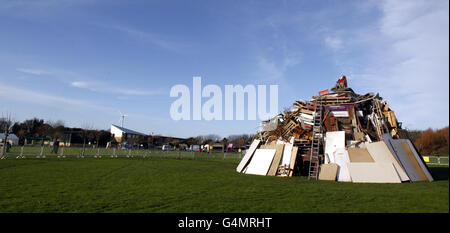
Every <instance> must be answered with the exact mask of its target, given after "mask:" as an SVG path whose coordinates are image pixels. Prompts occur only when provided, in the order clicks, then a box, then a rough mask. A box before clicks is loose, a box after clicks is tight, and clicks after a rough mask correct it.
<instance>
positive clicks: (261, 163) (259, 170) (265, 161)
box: [245, 149, 276, 176]
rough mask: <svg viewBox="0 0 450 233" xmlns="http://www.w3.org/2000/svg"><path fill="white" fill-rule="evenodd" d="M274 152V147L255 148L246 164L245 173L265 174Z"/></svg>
mask: <svg viewBox="0 0 450 233" xmlns="http://www.w3.org/2000/svg"><path fill="white" fill-rule="evenodd" d="M275 152H276V150H275V149H257V150H256V151H255V154H254V155H253V158H252V160H250V163H249V164H248V166H247V171H246V172H245V174H253V175H263V176H265V175H267V172H268V171H269V167H270V164H272V160H273V157H274V155H275Z"/></svg>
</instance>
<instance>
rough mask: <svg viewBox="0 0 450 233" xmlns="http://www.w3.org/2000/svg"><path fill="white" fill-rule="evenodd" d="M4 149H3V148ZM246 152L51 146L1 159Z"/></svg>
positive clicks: (235, 156) (231, 156)
mask: <svg viewBox="0 0 450 233" xmlns="http://www.w3.org/2000/svg"><path fill="white" fill-rule="evenodd" d="M2 149H3V148H2ZM244 153H245V151H244V152H242V153H238V152H197V151H179V150H173V151H168V150H165V151H163V150H156V149H116V148H92V147H86V148H82V147H65V146H61V147H60V148H59V149H58V151H53V147H49V146H42V147H41V146H21V147H20V146H16V147H12V148H10V149H9V151H8V152H6V153H3V150H2V152H0V158H1V159H6V158H16V159H24V158H27V157H31V158H46V157H55V158H68V157H75V158H85V157H92V158H102V157H110V158H118V157H126V158H133V157H142V158H152V157H155V158H175V159H214V160H217V159H221V160H240V159H242V157H243V155H244Z"/></svg>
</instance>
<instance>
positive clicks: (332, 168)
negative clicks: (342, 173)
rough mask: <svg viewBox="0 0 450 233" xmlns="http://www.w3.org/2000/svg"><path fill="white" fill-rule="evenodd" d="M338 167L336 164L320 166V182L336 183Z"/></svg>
mask: <svg viewBox="0 0 450 233" xmlns="http://www.w3.org/2000/svg"><path fill="white" fill-rule="evenodd" d="M337 172H338V165H337V164H335V163H329V164H322V165H320V172H319V180H330V181H336V175H337Z"/></svg>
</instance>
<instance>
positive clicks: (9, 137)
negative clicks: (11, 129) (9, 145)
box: [0, 133, 19, 139]
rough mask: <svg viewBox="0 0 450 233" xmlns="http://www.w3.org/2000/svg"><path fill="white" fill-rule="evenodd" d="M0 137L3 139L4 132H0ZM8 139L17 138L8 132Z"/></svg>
mask: <svg viewBox="0 0 450 233" xmlns="http://www.w3.org/2000/svg"><path fill="white" fill-rule="evenodd" d="M0 138H1V139H3V138H5V134H4V133H0ZM8 139H19V138H18V137H17V136H16V135H15V134H13V133H12V134H9V135H8Z"/></svg>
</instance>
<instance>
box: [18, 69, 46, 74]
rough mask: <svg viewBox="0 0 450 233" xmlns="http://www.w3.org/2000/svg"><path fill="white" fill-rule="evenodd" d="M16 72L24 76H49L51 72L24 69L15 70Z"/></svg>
mask: <svg viewBox="0 0 450 233" xmlns="http://www.w3.org/2000/svg"><path fill="white" fill-rule="evenodd" d="M16 71H18V72H21V73H25V74H33V75H44V74H51V72H48V71H45V70H38V69H25V68H17V69H16Z"/></svg>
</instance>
